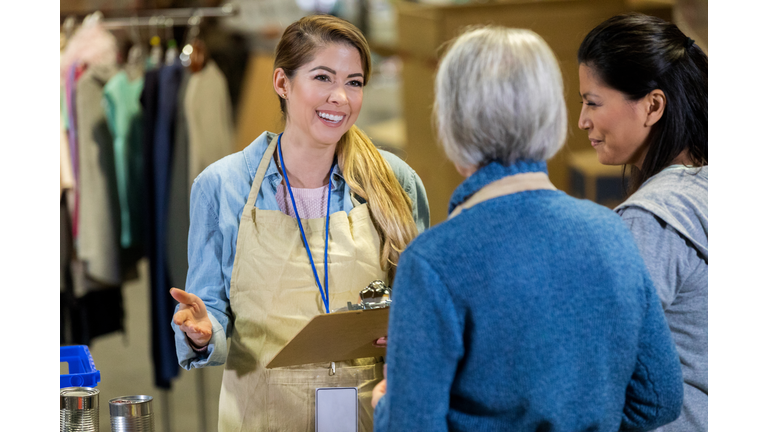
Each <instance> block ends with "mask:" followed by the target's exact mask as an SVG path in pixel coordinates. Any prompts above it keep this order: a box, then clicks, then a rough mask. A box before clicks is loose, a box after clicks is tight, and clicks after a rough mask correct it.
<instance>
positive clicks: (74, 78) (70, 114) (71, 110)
mask: <svg viewBox="0 0 768 432" xmlns="http://www.w3.org/2000/svg"><path fill="white" fill-rule="evenodd" d="M84 72H85V66H84V65H82V64H80V65H78V64H73V65H72V66H71V67H70V68H69V71H68V72H67V76H66V82H65V83H64V102H65V108H66V118H67V135H68V140H69V155H70V161H71V163H72V176H73V179H74V183H75V193H74V194H73V195H72V199H71V200H70V201H69V202H68V204H69V210H70V213H71V214H72V235H73V237H74V238H77V229H78V221H79V220H80V217H79V211H78V210H79V198H80V190H79V188H78V187H77V184H78V181H79V179H80V175H79V174H80V169H79V160H80V157H79V154H78V137H77V107H76V106H75V105H76V104H75V101H76V99H77V97H76V92H77V82H78V80H79V79H80V78H81V77H82V75H83V73H84Z"/></svg>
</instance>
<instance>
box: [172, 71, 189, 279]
mask: <svg viewBox="0 0 768 432" xmlns="http://www.w3.org/2000/svg"><path fill="white" fill-rule="evenodd" d="M190 76H191V75H190V73H189V71H188V70H185V71H184V73H183V75H182V78H181V85H180V86H179V97H178V106H177V107H176V131H175V136H174V142H173V152H172V154H173V156H172V158H171V182H170V186H169V188H170V189H169V195H170V196H169V197H168V199H169V203H168V205H169V208H168V231H167V235H166V245H167V249H166V255H167V260H168V280H169V283H170V285H171V286H172V287H177V288H183V287H185V286H186V285H187V237H188V235H189V194H190V191H191V185H190V183H189V124H188V122H187V117H186V115H185V114H184V98H185V97H186V94H187V85H188V84H189V78H190Z"/></svg>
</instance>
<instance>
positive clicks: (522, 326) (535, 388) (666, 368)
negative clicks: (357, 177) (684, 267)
mask: <svg viewBox="0 0 768 432" xmlns="http://www.w3.org/2000/svg"><path fill="white" fill-rule="evenodd" d="M537 171H539V172H540V171H546V165H545V163H544V162H541V161H519V162H517V163H515V164H513V165H511V166H504V165H502V164H499V163H491V164H489V165H487V166H485V167H483V168H481V169H480V170H478V171H477V172H476V173H474V174H473V175H472V176H471V177H470V178H468V179H467V180H466V181H464V182H463V183H462V184H461V185H460V186H459V187H458V188H457V189H456V191H455V192H454V194H453V197H452V199H451V204H450V206H451V210H452V209H453V208H454V207H455V206H456V205H458V204H461V203H462V202H463V201H465V200H466V199H467V198H468V197H470V196H472V194H474V193H475V192H477V191H478V190H479V189H480V188H482V187H483V186H485V185H487V184H489V183H491V182H493V181H496V180H499V179H501V178H503V177H505V176H509V175H513V174H518V173H523V172H537ZM388 345H389V346H388V349H387V363H388V378H387V394H386V395H385V396H384V398H382V399H381V400H380V401H379V404H378V406H377V407H376V411H375V428H376V431H445V430H451V431H531V432H533V431H550V432H556V431H563V432H565V431H567V432H574V431H616V430H649V429H652V428H654V427H657V426H659V425H662V424H665V423H668V422H670V421H672V420H674V419H675V418H676V417H677V416H678V415H679V414H680V409H681V405H682V398H683V385H682V376H681V371H680V365H679V361H678V357H677V353H676V351H675V347H674V344H673V342H672V338H671V335H670V332H669V328H668V327H667V324H666V322H665V321H664V315H663V312H662V309H661V305H660V302H659V299H658V297H657V296H656V292H655V289H654V287H653V283H652V281H651V279H650V276H649V274H648V271H647V269H646V268H645V265H644V263H643V260H642V258H641V257H640V255H639V252H638V249H637V246H635V244H634V241H633V239H632V237H631V235H630V233H629V231H628V229H627V227H626V226H625V225H624V223H623V222H622V221H621V219H620V218H619V217H618V216H617V215H616V214H614V213H613V212H611V211H610V210H609V209H608V208H605V207H602V206H599V205H597V204H594V203H592V202H588V201H585V200H577V199H575V198H572V197H569V196H568V195H566V194H565V193H563V192H561V191H552V190H536V191H526V192H519V193H516V194H512V195H507V196H502V197H499V198H495V199H491V200H488V201H485V202H482V203H480V204H477V205H475V206H473V207H471V208H469V209H467V210H464V211H463V212H462V213H461V214H459V215H458V216H456V217H455V218H453V219H449V220H448V221H446V222H444V223H442V224H440V225H437V226H435V227H434V228H432V229H429V230H427V231H426V232H424V233H423V234H421V235H420V236H419V237H417V238H416V239H415V240H414V241H413V242H412V243H411V244H410V245H409V246H408V248H407V249H406V250H405V252H404V253H403V255H402V258H401V261H400V265H399V268H398V273H397V277H396V279H395V283H394V286H393V303H392V308H391V311H390V323H389V342H388Z"/></svg>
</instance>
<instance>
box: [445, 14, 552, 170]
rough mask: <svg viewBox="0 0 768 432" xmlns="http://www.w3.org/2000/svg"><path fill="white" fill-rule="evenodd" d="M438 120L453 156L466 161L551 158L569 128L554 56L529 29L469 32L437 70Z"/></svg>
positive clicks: (462, 162) (478, 163)
mask: <svg viewBox="0 0 768 432" xmlns="http://www.w3.org/2000/svg"><path fill="white" fill-rule="evenodd" d="M434 120H435V123H436V128H437V132H438V136H439V138H440V141H441V142H442V145H443V148H444V149H445V152H446V154H447V155H448V158H449V159H450V160H451V161H452V162H454V163H455V164H457V165H460V166H464V167H481V166H483V165H485V164H487V163H488V162H490V161H493V160H496V161H500V162H502V163H504V164H505V165H509V164H511V163H512V162H514V161H516V160H518V159H535V160H547V159H549V158H551V157H552V156H554V155H555V153H557V151H558V150H560V148H561V147H562V146H563V143H564V142H565V136H566V131H567V118H566V110H565V100H564V98H563V77H562V74H561V73H560V67H559V66H558V63H557V59H555V55H554V54H553V53H552V50H551V49H550V48H549V46H548V45H547V43H546V42H544V40H543V39H542V38H541V36H539V35H537V34H536V33H534V32H532V31H530V30H522V29H510V28H504V27H483V28H479V29H475V30H471V31H468V32H466V33H464V34H462V35H461V36H459V38H458V39H456V41H455V42H454V43H453V45H452V46H451V48H450V50H448V52H447V53H446V54H445V57H443V59H442V61H441V62H440V67H439V69H438V71H437V79H436V80H435V103H434Z"/></svg>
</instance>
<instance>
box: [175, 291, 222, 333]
mask: <svg viewBox="0 0 768 432" xmlns="http://www.w3.org/2000/svg"><path fill="white" fill-rule="evenodd" d="M171 297H173V298H174V299H176V301H177V302H179V303H180V306H179V311H178V312H176V313H175V314H174V315H173V322H174V323H176V325H178V326H179V328H180V329H181V331H183V332H184V333H186V334H187V337H188V338H189V339H190V340H191V341H192V343H193V344H195V345H196V346H197V347H204V346H206V345H208V342H209V341H210V340H211V336H213V324H211V320H210V319H209V318H208V312H207V310H206V309H205V303H203V301H202V300H200V297H198V296H196V295H194V294H191V293H188V292H186V291H183V290H180V289H178V288H171Z"/></svg>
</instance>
